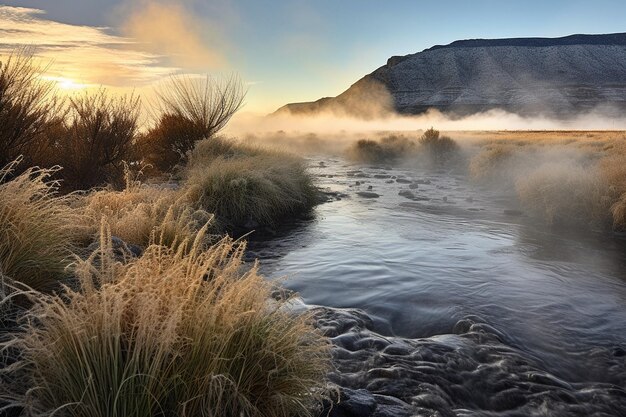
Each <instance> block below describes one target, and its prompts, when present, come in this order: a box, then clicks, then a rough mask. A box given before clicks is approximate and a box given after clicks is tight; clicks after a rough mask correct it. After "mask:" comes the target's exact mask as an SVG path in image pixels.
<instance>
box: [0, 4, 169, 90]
mask: <svg viewBox="0 0 626 417" xmlns="http://www.w3.org/2000/svg"><path fill="white" fill-rule="evenodd" d="M20 47H28V48H30V49H32V51H33V53H34V55H35V56H36V57H38V58H39V59H41V60H43V61H44V62H46V63H52V65H50V67H49V68H48V70H47V71H46V75H47V76H51V77H64V78H71V79H74V80H76V81H77V82H80V83H84V84H95V85H101V84H102V85H110V86H141V85H145V84H148V83H151V82H154V81H157V80H160V79H162V78H163V77H165V76H166V75H168V74H170V73H172V72H174V71H175V70H176V68H175V67H173V66H169V65H165V64H164V60H163V57H161V56H159V55H158V54H155V53H153V52H150V51H145V50H141V49H139V48H138V45H137V44H136V43H135V42H134V41H133V40H131V39H130V38H126V37H121V36H117V35H114V34H111V33H110V31H109V29H108V28H102V27H92V26H80V25H72V24H67V23H60V22H55V21H52V20H48V19H46V18H45V12H44V11H42V10H38V9H30V8H24V7H11V6H0V56H2V55H4V56H6V55H8V54H10V53H11V52H12V51H14V50H15V49H16V48H20Z"/></svg>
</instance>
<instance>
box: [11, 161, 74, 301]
mask: <svg viewBox="0 0 626 417" xmlns="http://www.w3.org/2000/svg"><path fill="white" fill-rule="evenodd" d="M17 163H18V162H17V161H16V162H13V163H12V164H9V165H7V166H5V167H4V168H2V169H1V170H0V276H4V277H5V278H6V279H9V280H11V281H18V282H21V283H23V284H25V285H27V286H29V287H31V288H33V289H36V290H40V291H46V290H50V289H52V288H54V287H55V286H57V284H58V280H59V279H61V278H62V277H64V276H65V268H66V266H67V264H68V263H69V261H68V259H69V257H70V256H71V251H72V249H73V247H74V243H75V240H76V239H77V238H78V237H79V236H80V234H81V230H80V228H79V227H78V225H80V224H81V223H82V220H81V217H80V216H79V214H78V213H77V212H76V210H74V209H72V208H71V207H70V204H69V203H70V202H71V200H72V199H73V198H74V197H73V196H58V195H56V191H57V183H55V182H52V181H50V180H49V177H50V176H51V175H53V174H54V172H55V170H51V169H38V168H29V169H27V170H26V171H25V172H23V173H22V174H20V175H19V176H16V177H14V178H13V179H11V180H9V181H5V180H6V177H7V176H8V175H10V174H11V171H12V169H13V168H14V167H15V166H16V165H17Z"/></svg>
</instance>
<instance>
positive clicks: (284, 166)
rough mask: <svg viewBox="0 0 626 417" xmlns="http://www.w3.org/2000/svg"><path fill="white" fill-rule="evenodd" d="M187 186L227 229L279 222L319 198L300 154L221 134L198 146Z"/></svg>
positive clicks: (193, 196) (193, 157)
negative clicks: (234, 139) (252, 143)
mask: <svg viewBox="0 0 626 417" xmlns="http://www.w3.org/2000/svg"><path fill="white" fill-rule="evenodd" d="M185 189H186V193H187V198H189V200H190V201H195V202H197V204H199V206H200V207H201V208H203V209H204V210H207V211H208V212H210V213H213V214H215V216H216V220H217V222H218V224H219V225H220V226H222V227H224V228H226V229H231V228H233V227H235V228H236V227H242V226H246V227H248V228H250V226H252V227H256V226H259V225H260V226H266V225H274V224H276V223H277V222H279V221H280V220H282V219H283V218H285V217H289V216H293V215H297V214H298V213H301V212H304V211H306V210H309V209H310V208H311V207H313V205H314V204H315V203H316V202H317V191H316V189H315V187H314V185H313V182H312V180H311V177H310V176H309V174H308V173H307V171H306V166H305V163H304V161H303V160H302V159H301V158H299V157H296V156H293V155H290V154H287V153H283V152H279V151H274V150H270V149H266V148H261V147H255V146H249V145H244V144H239V143H236V142H232V141H228V140H226V139H217V138H216V139H211V140H208V141H205V142H201V143H199V144H198V147H197V148H196V150H195V151H194V153H193V154H192V158H191V160H190V165H189V167H188V168H187V171H186V175H185Z"/></svg>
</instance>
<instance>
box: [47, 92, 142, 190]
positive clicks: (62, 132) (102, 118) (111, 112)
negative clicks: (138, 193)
mask: <svg viewBox="0 0 626 417" xmlns="http://www.w3.org/2000/svg"><path fill="white" fill-rule="evenodd" d="M139 112H140V107H139V98H138V97H134V96H122V97H111V96H109V94H108V93H107V91H106V90H104V89H101V90H99V91H97V92H95V93H85V94H83V95H80V96H77V97H72V98H70V104H69V114H68V116H67V117H65V118H64V119H63V123H62V124H61V125H60V126H58V127H57V128H56V129H55V130H53V131H49V132H48V135H49V137H48V139H47V141H48V145H47V149H48V150H49V152H51V156H50V157H49V158H48V159H49V163H54V164H58V165H60V166H62V167H63V171H62V172H61V173H60V174H61V178H62V179H63V186H64V187H65V188H67V189H80V190H86V189H89V188H92V187H96V186H101V185H105V184H108V183H110V184H114V185H116V186H118V187H121V186H123V184H124V163H125V162H126V161H131V160H132V159H133V156H134V153H135V152H134V149H133V146H134V140H135V137H136V134H137V127H138V118H139Z"/></svg>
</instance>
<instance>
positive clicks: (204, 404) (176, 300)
mask: <svg viewBox="0 0 626 417" xmlns="http://www.w3.org/2000/svg"><path fill="white" fill-rule="evenodd" d="M103 230H104V232H103V234H102V236H101V239H102V241H103V243H102V245H101V248H100V250H99V251H98V252H97V253H94V255H92V257H90V258H89V259H88V260H86V261H78V262H77V264H76V268H75V270H76V275H77V276H78V278H79V279H80V283H81V288H80V290H76V291H75V290H71V289H68V290H67V293H66V294H65V295H63V296H46V297H43V298H39V299H37V300H36V301H37V302H36V307H35V308H34V309H32V311H31V312H29V313H28V316H27V320H26V322H25V324H24V328H23V331H22V332H20V333H17V334H15V335H14V339H13V340H12V341H11V342H10V344H11V345H13V346H17V347H19V349H20V351H21V356H20V358H19V361H18V362H17V363H16V364H15V365H14V366H13V367H12V369H11V372H12V374H14V375H16V378H17V379H13V380H12V382H11V384H10V386H8V387H7V386H5V387H3V388H4V391H2V390H0V392H4V394H0V397H4V398H5V399H8V400H9V401H10V402H11V405H12V406H14V407H25V410H26V414H27V415H43V416H52V415H66V416H81V417H82V416H85V415H89V416H100V417H115V416H119V417H125V416H135V417H141V416H146V417H153V416H220V417H221V416H227V417H229V416H232V417H235V416H237V417H238V416H250V417H255V416H259V417H260V416H263V417H268V416H270V417H271V416H277V417H278V416H280V417H283V416H284V417H287V416H299V415H309V414H310V412H311V410H312V405H314V403H315V401H316V400H317V399H319V398H320V395H321V391H320V390H321V389H322V387H323V384H324V380H325V375H326V372H327V369H328V365H329V346H328V343H327V342H326V340H325V339H324V338H322V337H321V335H320V334H319V333H318V331H316V330H314V329H313V327H312V326H311V325H309V324H308V318H307V317H306V316H295V315H293V314H290V313H288V312H287V311H286V310H285V309H284V308H283V307H282V306H283V302H274V303H270V302H269V301H268V300H269V299H270V294H271V290H272V284H271V283H270V282H268V281H266V280H264V279H263V278H262V277H260V276H259V275H258V274H257V271H256V267H254V266H253V267H252V268H244V267H243V265H242V260H241V259H242V255H243V251H244V245H243V244H242V243H237V242H233V241H232V240H231V239H228V238H224V239H223V240H222V241H221V242H219V243H218V244H216V245H215V246H212V247H210V248H209V249H208V250H202V249H201V245H199V242H200V241H201V240H202V234H203V233H204V231H200V233H199V235H198V238H197V239H196V240H195V242H187V244H186V245H187V246H186V247H183V246H185V245H183V246H179V247H178V249H172V248H169V247H166V246H161V245H157V244H152V245H150V246H149V247H148V248H147V249H146V251H145V252H144V254H143V255H142V256H141V257H140V258H138V259H134V260H131V261H130V262H128V263H126V264H122V263H118V262H116V261H115V258H114V256H113V254H112V247H111V244H110V240H109V234H108V233H107V232H106V228H104V229H103ZM107 242H108V243H107ZM18 376H21V377H19V378H18Z"/></svg>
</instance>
